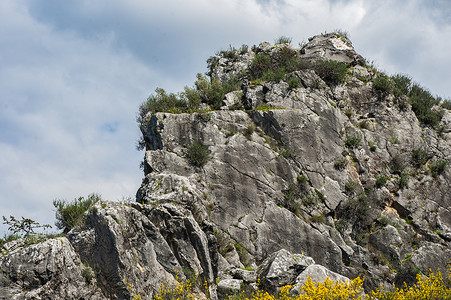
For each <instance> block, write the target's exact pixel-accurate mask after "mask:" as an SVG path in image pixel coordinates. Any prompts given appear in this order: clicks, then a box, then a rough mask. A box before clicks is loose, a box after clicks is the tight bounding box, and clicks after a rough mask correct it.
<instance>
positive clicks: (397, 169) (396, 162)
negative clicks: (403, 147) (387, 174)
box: [390, 154, 406, 175]
mask: <svg viewBox="0 0 451 300" xmlns="http://www.w3.org/2000/svg"><path fill="white" fill-rule="evenodd" d="M405 168H406V162H405V160H404V158H403V157H402V156H401V155H400V154H396V155H394V156H393V157H392V159H391V161H390V171H391V172H392V173H393V174H398V175H401V173H402V172H403V171H404V169H405Z"/></svg>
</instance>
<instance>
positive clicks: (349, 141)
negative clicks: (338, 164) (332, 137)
mask: <svg viewBox="0 0 451 300" xmlns="http://www.w3.org/2000/svg"><path fill="white" fill-rule="evenodd" d="M360 141H361V139H360V138H359V137H358V136H352V135H351V136H348V137H347V138H346V140H345V146H346V147H347V148H351V149H353V148H358V147H359V146H360Z"/></svg>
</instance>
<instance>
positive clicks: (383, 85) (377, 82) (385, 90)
mask: <svg viewBox="0 0 451 300" xmlns="http://www.w3.org/2000/svg"><path fill="white" fill-rule="evenodd" d="M373 88H374V89H375V90H376V91H377V92H379V93H381V94H383V95H386V94H389V93H390V92H391V90H392V83H391V81H390V79H389V78H388V76H387V75H385V74H382V75H379V76H378V77H376V78H375V79H374V81H373Z"/></svg>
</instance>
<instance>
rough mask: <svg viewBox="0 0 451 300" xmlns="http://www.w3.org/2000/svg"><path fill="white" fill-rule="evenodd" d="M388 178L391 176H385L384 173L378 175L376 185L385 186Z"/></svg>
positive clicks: (378, 186)
mask: <svg viewBox="0 0 451 300" xmlns="http://www.w3.org/2000/svg"><path fill="white" fill-rule="evenodd" d="M388 179H389V178H388V177H387V176H385V175H384V174H381V175H379V176H377V177H376V182H375V184H376V187H377V188H381V187H383V186H385V185H386V184H387V181H388Z"/></svg>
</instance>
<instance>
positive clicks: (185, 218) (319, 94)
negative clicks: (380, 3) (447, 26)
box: [0, 34, 451, 299]
mask: <svg viewBox="0 0 451 300" xmlns="http://www.w3.org/2000/svg"><path fill="white" fill-rule="evenodd" d="M287 47H288V45H276V46H272V45H270V44H268V43H262V44H260V46H258V47H254V48H253V49H252V50H248V51H246V52H243V53H241V54H239V55H238V57H234V58H228V57H226V56H225V55H221V56H219V57H217V58H216V60H215V62H216V63H214V64H211V65H210V66H211V70H210V72H209V73H210V74H211V76H212V77H213V78H215V79H217V80H220V81H221V82H223V83H225V82H226V81H228V80H230V79H231V78H234V77H236V76H237V74H238V75H239V74H243V72H246V70H248V69H249V68H251V67H252V62H253V59H254V58H255V57H256V55H258V54H259V53H266V54H267V55H275V53H278V51H284V50H281V49H284V48H287ZM293 51H296V53H297V54H296V55H298V57H299V58H300V59H302V60H305V61H306V62H310V63H315V62H318V61H324V60H335V61H339V62H343V63H347V64H348V65H347V71H346V72H347V73H346V77H345V78H344V80H343V81H341V82H339V83H333V84H331V81H330V77H328V76H330V74H327V73H326V74H325V73H324V72H323V71H321V70H318V69H314V68H301V69H299V70H295V71H293V72H290V73H288V74H286V75H285V76H284V77H283V78H282V79H280V80H269V81H249V80H248V79H247V78H244V77H243V78H241V81H242V84H241V90H240V91H234V92H231V93H230V94H227V95H226V96H225V97H224V103H223V106H222V107H221V109H220V110H214V111H207V112H194V113H179V114H172V113H162V112H159V113H155V114H151V113H148V114H147V115H144V116H143V118H142V123H141V124H140V125H141V131H142V133H143V137H144V141H145V144H146V153H145V158H144V172H145V174H144V175H145V177H144V179H143V183H142V185H141V187H140V189H139V190H138V192H137V202H136V203H133V204H129V205H124V204H120V203H114V202H105V201H104V202H101V203H98V204H96V206H94V208H93V209H91V210H90V211H89V212H88V213H87V216H86V222H85V225H84V226H83V227H81V228H77V229H74V230H72V231H71V232H69V234H68V235H67V238H58V239H54V240H48V241H46V242H45V243H43V244H40V245H32V246H29V247H22V248H20V249H16V250H13V251H10V252H9V253H7V254H6V255H2V256H1V257H0V266H1V269H0V271H1V272H0V283H1V288H0V296H2V297H9V295H11V297H13V296H15V297H17V298H21V297H28V295H32V296H29V297H31V298H33V297H38V296H39V297H43V298H45V297H56V298H58V297H61V298H67V297H69V298H71V297H73V298H77V297H80V298H83V297H84V298H86V299H87V298H90V299H91V298H92V299H95V298H96V297H101V296H103V297H105V296H107V297H110V298H112V299H128V298H130V297H131V296H133V295H137V294H139V295H141V296H143V295H145V296H146V297H151V296H152V295H153V294H154V293H155V292H157V289H158V286H159V284H160V283H161V282H162V281H169V283H173V282H175V280H176V278H177V279H184V278H190V277H191V278H193V277H200V278H201V279H202V280H206V281H208V282H215V280H216V278H219V279H217V280H219V284H218V288H217V291H218V293H217V295H219V297H220V298H222V297H225V295H226V294H228V293H233V292H234V291H236V290H237V289H238V288H239V286H240V285H241V283H246V284H250V285H252V283H253V282H255V281H256V280H257V277H258V278H260V279H262V280H263V279H264V280H263V283H264V284H263V286H264V288H266V289H268V290H270V291H276V290H277V289H278V288H279V287H280V284H279V283H281V284H292V285H296V287H297V289H299V285H300V284H302V283H303V282H305V280H306V279H307V277H308V276H310V277H311V278H314V280H324V278H325V277H326V276H329V277H330V278H331V279H335V280H347V279H348V278H355V277H357V276H359V275H360V276H362V275H363V276H365V286H366V288H367V289H370V288H373V287H376V286H379V285H380V284H382V285H385V286H391V285H392V284H393V283H397V282H402V281H409V279H410V278H412V276H414V275H415V274H416V273H417V272H419V271H421V272H427V271H428V269H432V270H435V269H437V268H440V269H443V268H444V267H445V266H446V262H447V261H449V260H450V259H451V250H450V246H451V245H450V243H451V238H450V237H451V217H450V216H451V213H450V210H449V207H450V206H451V197H450V195H451V181H450V171H449V168H448V167H447V164H446V162H448V161H449V160H450V159H451V142H450V140H451V139H450V138H451V133H450V131H449V130H448V128H447V127H446V125H447V124H450V122H449V120H450V112H449V111H447V110H446V109H441V108H438V107H436V108H434V109H438V110H441V112H440V115H441V116H442V117H441V121H440V123H439V124H438V126H436V127H435V129H434V128H432V127H428V126H425V125H423V124H422V123H420V122H419V121H418V117H417V115H416V114H415V112H414V111H413V110H412V107H411V106H410V104H409V102H408V96H406V95H398V94H396V95H395V93H394V92H390V91H388V92H387V91H384V90H382V89H381V88H380V87H378V85H377V84H376V83H375V79H377V78H379V77H383V75H382V74H381V73H379V72H378V71H377V70H375V69H374V68H371V67H368V66H366V65H365V63H364V59H363V58H362V57H361V56H360V55H358V54H357V53H356V52H355V51H354V49H353V47H352V44H351V42H350V41H349V40H347V39H346V38H344V37H341V36H339V35H337V34H327V35H320V36H316V37H313V38H311V39H310V40H309V42H308V43H307V44H306V45H305V46H304V47H303V48H302V49H294V50H293ZM293 78H294V79H293ZM328 78H329V79H328ZM292 82H296V83H297V84H296V85H294V84H292ZM233 107H241V108H243V107H244V108H246V111H245V110H239V109H238V110H232V108H233ZM193 142H197V143H199V144H201V145H204V146H207V147H208V152H207V153H208V160H207V161H206V163H205V164H204V165H201V166H200V165H195V164H193V163H192V162H190V161H189V160H188V159H187V153H188V148H189V146H190V145H192V144H193ZM422 153H425V154H424V156H425V157H426V159H424V160H421V159H419V158H418V155H419V154H422ZM204 154H205V153H204ZM198 155H201V153H198ZM440 163H441V164H442V165H443V166H444V167H443V168H442V169H437V167H438V165H439V164H440ZM33 249H34V250H33ZM34 253H38V254H39V255H37V254H34ZM54 253H61V254H59V255H58V258H57V259H56V258H54V257H53V255H54ZM29 257H33V259H34V262H33V264H32V266H31V264H30V267H24V266H25V263H24V262H25V261H29ZM52 257H53V258H52ZM55 259H56V260H55ZM244 268H246V269H244ZM28 269H33V270H34V271H33V272H26V270H28ZM63 269H64V270H65V271H64V272H63V271H61V270H63ZM84 269H89V270H92V272H93V276H92V278H91V279H90V280H89V281H88V280H86V279H85V278H84V277H83V275H82V271H83V270H84ZM40 270H46V271H45V272H44V271H42V272H41V271H40ZM68 270H73V271H68ZM87 272H88V271H84V273H83V274H85V277H88V278H89V276H87V275H86V274H87ZM41 273H45V276H44V275H39V274H41ZM36 274H37V275H36ZM217 280H216V281H217ZM221 280H223V281H221ZM46 287H50V289H51V290H52V291H53V293H54V294H52V295H51V296H49V294H48V293H50V292H49V290H48V288H46ZM25 290H27V291H28V293H27V294H26V292H25ZM210 291H211V294H212V297H213V298H214V297H216V292H215V291H216V289H215V288H211V289H210ZM46 293H47V294H46Z"/></svg>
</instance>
